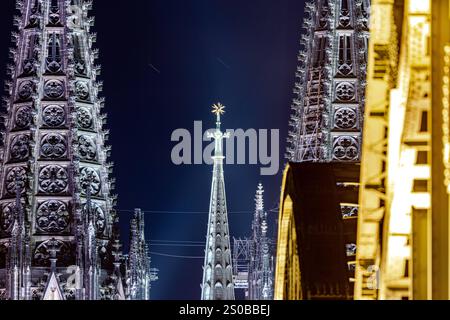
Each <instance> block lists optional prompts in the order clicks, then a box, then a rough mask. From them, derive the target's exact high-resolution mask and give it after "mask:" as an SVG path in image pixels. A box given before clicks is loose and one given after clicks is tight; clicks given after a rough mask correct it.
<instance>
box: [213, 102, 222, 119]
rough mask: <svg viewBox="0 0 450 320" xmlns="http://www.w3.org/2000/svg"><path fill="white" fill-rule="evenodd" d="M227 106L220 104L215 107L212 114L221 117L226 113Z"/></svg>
mask: <svg viewBox="0 0 450 320" xmlns="http://www.w3.org/2000/svg"><path fill="white" fill-rule="evenodd" d="M224 109H225V106H224V105H223V104H221V103H220V102H219V103H217V104H214V105H213V109H212V111H211V112H212V113H214V114H215V115H216V116H220V115H221V114H224V113H225V110H224Z"/></svg>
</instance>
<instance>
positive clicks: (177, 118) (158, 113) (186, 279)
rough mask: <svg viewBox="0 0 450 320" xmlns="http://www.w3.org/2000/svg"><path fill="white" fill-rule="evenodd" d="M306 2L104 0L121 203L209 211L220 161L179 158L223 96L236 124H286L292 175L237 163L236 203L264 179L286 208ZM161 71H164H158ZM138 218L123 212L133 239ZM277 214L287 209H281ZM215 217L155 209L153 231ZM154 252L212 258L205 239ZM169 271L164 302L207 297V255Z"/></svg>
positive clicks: (233, 225) (245, 203)
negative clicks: (181, 133)
mask: <svg viewBox="0 0 450 320" xmlns="http://www.w3.org/2000/svg"><path fill="white" fill-rule="evenodd" d="M14 3H15V0H7V1H5V0H3V1H1V4H0V17H1V19H0V62H1V65H0V78H1V79H3V78H4V77H5V76H4V75H5V66H6V62H7V59H6V58H7V54H8V47H9V46H10V32H11V30H12V16H13V14H14V11H13V8H14ZM303 3H304V1H301V0H278V1H273V0H257V1H256V0H252V1H242V0H189V1H186V0H185V1H183V0H178V1H175V0H140V1H138V0H135V1H128V2H121V3H120V5H119V4H116V3H115V2H113V1H105V0H102V1H100V0H96V1H94V11H93V14H94V15H95V18H96V25H95V28H94V29H95V31H96V32H97V34H98V37H97V38H98V41H97V44H96V46H97V47H98V48H99V49H100V59H99V61H98V62H99V63H100V64H101V65H102V75H101V79H102V80H103V81H104V91H103V94H104V96H105V97H106V111H107V113H108V116H109V117H108V124H107V127H108V128H109V129H110V130H111V135H110V141H109V143H110V144H111V145H112V157H111V160H112V161H114V163H115V169H114V175H115V177H116V179H117V183H116V186H117V187H116V192H117V193H118V195H119V198H118V199H119V200H118V206H117V207H118V209H120V210H130V209H133V208H135V207H141V208H143V209H144V210H160V211H205V212H206V211H207V210H208V205H209V194H210V183H211V169H212V168H211V167H210V166H207V165H192V166H178V167H177V166H175V165H173V164H172V163H171V160H170V154H171V149H172V147H173V146H174V143H173V142H171V141H170V137H171V133H172V131H173V130H174V129H176V128H186V129H188V130H190V131H192V130H193V123H194V121H195V120H203V122H204V124H205V126H208V125H209V126H213V119H212V117H211V113H210V106H211V104H212V103H214V102H217V101H221V102H222V103H223V104H225V105H226V106H227V113H226V114H225V117H224V118H223V126H224V127H225V128H229V129H235V128H243V129H248V128H255V129H280V153H281V154H280V162H281V164H280V173H279V174H278V175H277V176H270V177H268V176H265V177H261V176H260V175H259V167H258V166H256V165H254V166H250V165H229V166H226V167H225V182H226V190H227V200H228V210H229V211H251V210H253V208H254V201H253V199H254V193H255V190H256V185H257V183H258V182H259V181H261V182H262V183H263V184H264V186H265V189H266V196H265V202H266V207H267V209H270V208H272V207H274V206H276V203H277V202H278V197H279V191H280V185H281V170H282V165H283V163H284V159H283V158H284V149H285V143H284V142H285V138H286V134H287V128H288V127H287V124H288V119H289V114H290V104H291V100H292V97H293V94H292V88H293V84H294V81H295V78H294V73H295V69H296V65H297V53H298V50H299V38H300V33H301V29H300V26H301V22H302V18H303V6H304V4H303ZM154 68H156V69H157V70H155V69H154ZM130 216H131V214H130V213H127V212H121V225H122V237H123V238H124V242H125V243H126V240H127V238H128V225H129V218H130ZM251 217H252V214H251V213H248V214H230V231H231V234H232V236H235V237H242V236H245V235H246V234H248V233H249V232H250V222H251ZM272 218H273V219H275V218H276V213H272ZM273 221H274V220H273ZM206 223H207V214H206V213H205V214H173V213H171V214H148V215H146V237H147V239H149V240H150V239H156V240H176V241H179V240H183V241H204V239H205V234H206ZM151 251H154V252H160V253H169V254H173V255H187V256H201V255H202V254H203V248H202V247H161V246H151ZM152 263H153V267H156V268H159V269H160V274H159V277H160V280H159V281H158V282H156V283H155V284H154V285H153V291H152V298H153V299H199V297H200V282H201V277H202V264H203V260H202V259H179V258H171V257H163V256H156V255H154V256H152Z"/></svg>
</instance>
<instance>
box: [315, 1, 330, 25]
mask: <svg viewBox="0 0 450 320" xmlns="http://www.w3.org/2000/svg"><path fill="white" fill-rule="evenodd" d="M329 14H330V6H329V4H328V0H322V1H321V2H320V7H319V10H318V17H317V19H318V27H319V28H320V29H324V28H326V27H327V26H328V16H329Z"/></svg>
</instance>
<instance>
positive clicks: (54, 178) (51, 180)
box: [39, 165, 69, 194]
mask: <svg viewBox="0 0 450 320" xmlns="http://www.w3.org/2000/svg"><path fill="white" fill-rule="evenodd" d="M68 183H69V175H68V173H67V170H66V169H65V168H64V167H61V166H58V165H49V166H45V167H44V168H42V169H41V171H40V172H39V187H40V189H41V190H42V191H44V192H46V193H53V194H55V193H61V192H63V191H64V190H65V189H66V188H67V185H68Z"/></svg>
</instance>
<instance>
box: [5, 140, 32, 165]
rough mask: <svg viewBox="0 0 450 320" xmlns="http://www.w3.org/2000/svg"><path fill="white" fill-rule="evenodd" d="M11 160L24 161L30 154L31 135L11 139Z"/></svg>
mask: <svg viewBox="0 0 450 320" xmlns="http://www.w3.org/2000/svg"><path fill="white" fill-rule="evenodd" d="M10 154H11V160H13V161H23V160H26V159H28V157H29V156H30V137H29V136H27V135H24V134H21V135H18V136H15V137H14V138H13V139H12V141H11V150H10Z"/></svg>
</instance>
